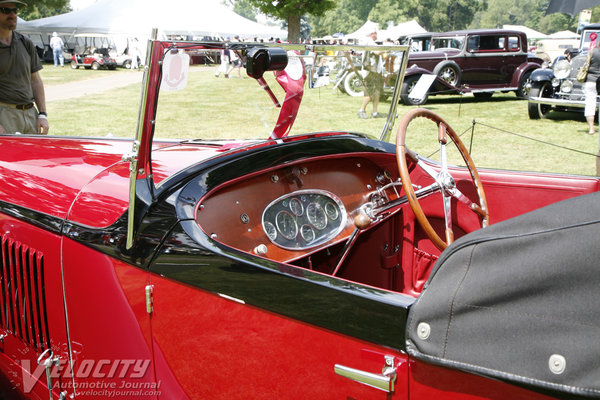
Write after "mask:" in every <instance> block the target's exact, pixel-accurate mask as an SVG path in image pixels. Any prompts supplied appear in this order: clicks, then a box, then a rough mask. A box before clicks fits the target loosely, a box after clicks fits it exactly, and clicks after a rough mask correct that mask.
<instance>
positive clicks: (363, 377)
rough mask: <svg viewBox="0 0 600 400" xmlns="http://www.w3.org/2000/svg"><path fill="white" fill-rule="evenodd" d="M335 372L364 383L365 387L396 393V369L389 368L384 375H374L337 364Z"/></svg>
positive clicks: (385, 369)
mask: <svg viewBox="0 0 600 400" xmlns="http://www.w3.org/2000/svg"><path fill="white" fill-rule="evenodd" d="M334 370H335V373H336V374H338V375H340V376H343V377H345V378H348V379H352V380H353V381H356V382H359V383H362V384H363V385H367V386H370V387H373V388H375V389H379V390H383V391H384V392H386V393H393V392H394V384H395V382H396V370H395V368H390V367H387V368H384V372H383V373H382V374H374V373H372V372H366V371H361V370H359V369H354V368H350V367H346V366H344V365H339V364H335V366H334Z"/></svg>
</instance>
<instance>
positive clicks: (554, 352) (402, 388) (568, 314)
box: [0, 40, 600, 400]
mask: <svg viewBox="0 0 600 400" xmlns="http://www.w3.org/2000/svg"><path fill="white" fill-rule="evenodd" d="M223 47H226V48H227V49H228V50H229V51H235V52H237V53H238V55H240V56H241V57H242V58H243V59H244V61H245V69H246V74H247V75H248V76H250V77H251V78H253V79H218V78H214V77H213V73H214V68H207V67H203V66H196V67H190V66H189V54H188V53H190V52H193V53H194V54H198V53H201V52H203V51H206V52H214V51H219V50H221V49H222V48H223ZM148 50H149V51H148V54H149V56H148V60H147V65H148V66H149V68H148V70H147V71H146V73H145V77H144V83H143V93H142V103H141V107H140V111H139V123H138V129H137V133H136V134H135V135H132V136H135V137H134V138H131V139H127V138H85V137H59V136H48V137H42V136H24V135H21V136H10V135H2V136H0V148H1V149H2V152H1V153H0V177H1V179H2V185H0V207H1V209H0V223H1V227H2V231H1V235H2V246H1V247H0V255H1V259H2V264H1V266H0V337H1V340H0V387H1V388H2V392H1V393H0V396H1V397H2V398H30V399H48V398H51V399H106V398H115V399H132V398H135V399H167V400H172V399H211V398H219V399H249V398H257V399H258V398H260V399H367V398H368V399H371V398H372V399H415V400H416V399H548V398H578V397H580V398H586V397H588V398H589V397H595V398H598V397H600V379H599V373H600V372H599V371H600V369H599V368H598V359H599V351H598V346H597V345H598V343H600V331H599V329H598V321H599V318H598V317H599V313H600V297H599V296H598V295H597V291H598V287H599V283H600V282H599V281H600V274H598V271H597V270H598V259H599V255H600V254H599V253H600V246H598V237H599V234H600V222H599V221H600V195H599V194H598V191H599V189H600V183H599V181H598V178H592V177H583V176H563V175H548V174H542V173H527V172H509V171H503V170H490V169H488V170H483V169H479V170H478V169H477V168H476V167H475V164H474V162H473V160H472V159H471V157H470V155H469V153H468V151H467V150H466V148H465V146H464V145H463V144H462V143H461V140H460V138H459V137H458V135H456V133H455V132H454V131H453V129H452V128H451V127H450V126H449V125H448V124H447V123H446V122H445V121H444V120H443V118H442V117H440V116H438V115H437V114H435V113H433V112H432V111H429V110H426V109H418V108H417V109H413V110H411V111H410V112H408V113H407V114H406V115H404V116H403V117H402V119H401V120H400V121H397V120H396V113H397V110H396V105H397V103H398V98H397V97H398V94H399V90H398V89H399V87H398V86H397V87H396V89H395V91H394V97H393V98H392V101H391V103H390V109H389V110H387V111H388V113H387V118H379V119H376V118H369V119H357V118H356V115H355V110H356V108H355V107H358V104H359V103H360V101H361V100H358V102H357V99H356V98H353V97H350V96H339V95H335V94H334V93H333V92H332V91H331V90H327V91H321V90H320V89H308V88H307V85H306V82H305V80H306V76H307V73H306V69H307V64H306V63H305V62H304V58H305V57H314V58H316V59H315V62H314V64H313V65H318V61H319V57H320V56H321V55H325V54H327V52H328V51H331V49H330V48H329V47H327V46H322V47H321V46H314V47H310V48H309V49H306V48H304V47H303V46H299V45H280V46H279V47H270V46H266V45H264V44H258V43H216V42H171V41H157V40H152V41H151V42H150V43H149V49H148ZM306 50H310V55H308V53H307V51H306ZM367 50H373V49H369V48H366V47H358V46H357V47H340V46H338V47H336V48H335V51H336V52H337V53H336V54H337V55H336V56H338V57H346V56H347V55H348V53H349V52H357V51H367ZM377 50H378V51H381V50H383V51H388V52H390V54H393V55H394V56H395V57H396V62H397V63H399V65H400V68H397V70H398V71H403V70H404V69H405V67H406V62H407V53H408V48H407V47H405V46H390V47H387V48H382V47H381V46H380V47H378V48H377ZM346 52H348V53H346ZM330 57H331V55H330ZM401 81H402V79H401V77H400V78H398V79H395V82H396V85H400V84H401ZM257 82H258V84H257ZM214 96H224V97H225V100H224V101H223V100H222V101H220V102H219V101H217V100H215V98H214ZM248 96H252V99H253V100H252V101H249V98H250V97H248ZM336 100H337V101H340V102H342V103H340V104H336V105H332V104H331V102H333V101H336ZM330 110H335V111H337V113H334V114H333V116H332V114H331V113H330V112H329V111H330ZM220 111H225V112H226V114H225V115H223V114H221V113H220ZM340 112H342V113H345V115H347V116H348V117H344V116H343V115H342V116H340ZM423 117H424V118H425V119H426V120H425V121H426V122H428V123H430V124H431V136H430V137H429V139H430V140H431V142H432V143H433V145H434V147H437V149H438V150H439V154H440V157H439V161H433V160H432V159H428V158H425V157H423V156H420V155H418V154H417V153H416V152H415V149H416V147H418V146H417V144H419V143H417V142H415V140H414V139H415V137H414V135H413V136H411V134H410V133H411V131H412V127H413V126H414V124H411V122H412V121H413V120H414V119H417V118H418V119H422V118H423ZM428 120H431V121H428ZM420 122H421V121H420ZM317 123H324V124H326V125H328V126H329V128H328V130H314V127H315V126H316V125H315V124H317ZM228 125H232V126H233V128H230V129H229V130H228V129H226V128H225V127H226V126H228ZM392 129H393V130H394V131H396V129H397V140H396V142H395V143H389V142H388V141H387V139H388V138H389V137H390V136H391V133H392ZM352 132H362V133H352ZM373 133H377V134H378V135H379V136H373ZM261 135H262V136H263V138H264V137H268V138H267V139H266V140H265V139H262V140H252V139H248V137H251V136H261ZM210 137H213V138H215V137H216V138H217V139H215V140H213V139H210ZM227 138H237V139H236V140H231V139H227ZM413 143H414V145H413ZM409 144H410V146H411V147H410V148H409V147H408V145H409ZM436 159H438V158H437V157H436ZM455 162H457V164H456V165H454V163H455ZM459 164H463V166H460V165H459Z"/></svg>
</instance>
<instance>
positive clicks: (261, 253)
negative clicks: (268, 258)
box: [254, 244, 267, 256]
mask: <svg viewBox="0 0 600 400" xmlns="http://www.w3.org/2000/svg"><path fill="white" fill-rule="evenodd" d="M254 254H257V255H259V256H264V255H265V254H267V246H265V245H264V244H259V245H258V246H256V247H255V248H254Z"/></svg>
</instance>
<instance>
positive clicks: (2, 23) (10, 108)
mask: <svg viewBox="0 0 600 400" xmlns="http://www.w3.org/2000/svg"><path fill="white" fill-rule="evenodd" d="M26 5H27V4H25V3H24V2H22V1H19V0H0V133H2V134H3V133H17V132H20V133H26V134H37V133H41V134H43V135H45V134H47V133H48V130H49V125H48V115H47V114H46V95H45V92H44V83H43V82H42V78H41V77H40V73H39V71H40V70H41V69H42V64H41V62H40V59H39V57H38V55H37V51H36V49H35V45H34V44H33V42H32V41H31V40H30V39H28V38H26V37H25V36H23V35H21V34H20V33H18V32H15V29H16V28H17V13H18V12H19V7H23V6H26ZM34 102H35V105H36V106H37V110H36V108H35V107H34Z"/></svg>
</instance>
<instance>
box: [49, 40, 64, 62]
mask: <svg viewBox="0 0 600 400" xmlns="http://www.w3.org/2000/svg"><path fill="white" fill-rule="evenodd" d="M64 47H65V43H64V42H63V40H62V39H61V38H60V36H58V33H56V32H53V33H52V39H50V48H51V49H52V55H53V56H54V66H55V67H58V63H59V61H60V66H61V67H64V66H65V56H63V48H64Z"/></svg>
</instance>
